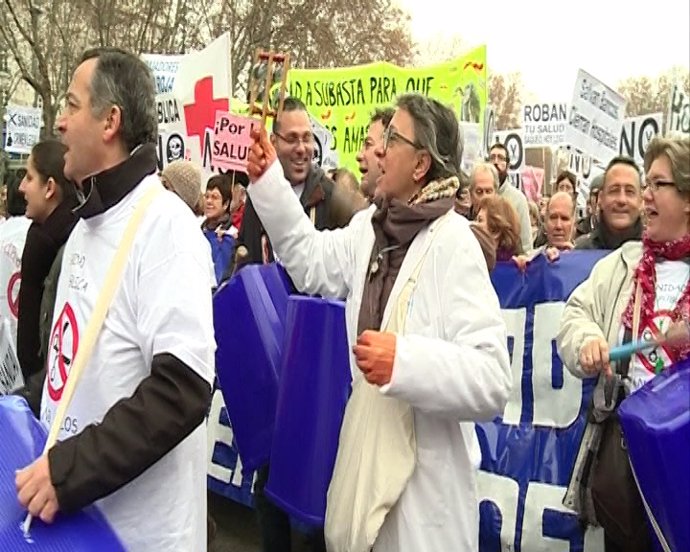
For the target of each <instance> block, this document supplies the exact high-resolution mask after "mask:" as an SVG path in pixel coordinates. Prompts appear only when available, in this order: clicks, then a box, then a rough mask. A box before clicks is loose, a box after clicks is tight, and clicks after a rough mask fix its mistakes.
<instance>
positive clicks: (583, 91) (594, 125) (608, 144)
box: [565, 69, 627, 163]
mask: <svg viewBox="0 0 690 552" xmlns="http://www.w3.org/2000/svg"><path fill="white" fill-rule="evenodd" d="M626 103H627V102H626V99H625V98H624V97H623V96H621V95H620V94H619V93H618V92H616V91H615V90H613V89H611V88H609V87H608V86H606V85H605V84H604V83H603V82H601V81H600V80H598V79H596V78H594V77H593V76H592V75H590V74H589V73H587V72H586V71H583V70H582V69H580V70H579V71H578V73H577V80H576V81H575V91H574V93H573V102H572V104H571V106H570V115H569V118H568V125H567V127H566V133H565V135H566V143H568V144H570V145H571V146H573V147H574V148H576V149H578V150H580V151H583V152H586V153H588V154H590V155H591V156H592V157H594V158H595V159H597V160H598V161H600V162H602V163H608V162H609V160H610V159H611V158H613V157H615V156H616V155H618V152H619V145H620V138H621V127H622V126H623V119H624V118H625V105H626Z"/></svg>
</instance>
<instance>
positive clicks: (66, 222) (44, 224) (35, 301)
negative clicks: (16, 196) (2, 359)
mask: <svg viewBox="0 0 690 552" xmlns="http://www.w3.org/2000/svg"><path fill="white" fill-rule="evenodd" d="M66 151H67V148H66V147H65V146H64V145H63V144H61V143H60V142H57V141H55V140H48V141H43V142H39V143H38V144H36V145H35V146H34V147H33V149H32V150H31V155H30V156H29V160H28V162H27V165H26V175H25V176H24V179H23V180H22V182H21V185H20V186H19V191H20V192H21V193H22V194H23V195H24V198H25V199H26V216H27V218H29V219H30V220H32V221H33V222H32V223H31V226H30V227H29V232H28V234H27V237H26V246H25V248H24V255H23V256H22V260H21V285H20V287H19V321H18V326H17V358H18V359H19V364H20V365H21V368H22V374H23V376H24V381H25V383H26V386H25V388H24V390H23V391H22V394H23V395H24V396H25V397H26V399H27V401H28V402H29V404H30V406H31V408H32V410H33V411H34V413H35V414H38V408H39V406H40V401H41V387H42V385H43V379H44V378H45V368H44V366H45V359H46V353H47V344H48V337H49V333H50V323H51V321H52V319H53V307H54V304H55V292H56V290H57V281H58V277H59V274H60V267H61V263H62V251H63V247H64V244H65V242H66V241H67V238H68V237H69V235H70V232H71V231H72V228H74V225H75V224H76V223H77V217H76V215H74V213H73V212H72V209H73V208H74V207H76V205H77V199H76V198H77V195H76V189H75V186H74V184H73V183H72V182H71V181H70V180H68V179H67V178H66V177H65V174H64V167H65V159H64V155H65V152H66Z"/></svg>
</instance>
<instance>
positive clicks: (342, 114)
mask: <svg viewBox="0 0 690 552" xmlns="http://www.w3.org/2000/svg"><path fill="white" fill-rule="evenodd" d="M486 78H487V67H486V47H485V46H482V47H480V48H477V49H475V50H473V51H472V52H470V53H468V54H466V55H464V56H462V57H459V58H457V59H455V60H453V61H449V62H447V63H442V64H439V65H432V66H429V67H398V66H396V65H393V64H390V63H383V62H382V63H371V64H368V65H359V66H353V67H340V68H333V69H291V70H290V74H289V82H290V96H293V97H296V98H299V99H300V100H302V101H303V102H304V104H305V105H306V106H307V110H308V111H309V113H310V114H311V115H312V116H314V118H316V120H317V121H319V122H320V123H321V124H323V125H324V126H325V127H326V128H327V129H328V130H329V131H330V132H331V133H332V134H333V136H334V138H335V149H336V151H337V152H338V154H339V156H340V165H341V166H342V167H345V168H347V169H350V170H351V171H353V172H354V173H355V174H358V172H357V161H356V159H355V157H356V155H357V152H358V151H359V150H360V148H361V146H362V143H363V142H364V139H365V138H366V135H367V129H368V126H369V117H370V115H371V113H372V111H373V110H374V108H376V107H384V106H391V105H393V103H394V101H395V98H396V97H397V96H399V95H402V94H404V93H406V92H418V93H420V94H424V95H426V96H429V97H432V98H435V99H437V100H438V101H440V102H442V103H444V104H447V105H449V106H451V107H452V108H453V110H454V111H455V113H456V114H457V115H458V118H459V119H460V121H463V122H471V123H475V124H482V123H483V121H482V119H483V117H484V109H485V108H486V98H487V85H486Z"/></svg>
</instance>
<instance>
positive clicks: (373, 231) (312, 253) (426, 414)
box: [248, 94, 511, 552]
mask: <svg viewBox="0 0 690 552" xmlns="http://www.w3.org/2000/svg"><path fill="white" fill-rule="evenodd" d="M254 139H255V143H254V144H253V146H252V148H251V152H250V155H249V166H248V170H249V175H250V180H251V181H252V184H251V185H250V187H249V194H250V196H251V199H252V202H253V203H254V205H255V207H256V211H257V213H258V214H259V217H260V218H261V221H262V223H263V224H264V226H265V228H266V230H267V232H268V234H269V236H270V238H271V241H272V243H273V244H274V247H275V249H276V251H277V252H278V255H279V256H280V258H281V260H282V262H283V263H284V264H285V266H286V268H287V270H288V272H289V273H290V276H291V277H292V279H293V281H294V283H295V285H296V286H297V287H298V288H299V289H300V290H302V291H304V292H306V293H310V294H320V295H323V296H330V297H347V302H346V320H347V332H348V339H349V342H350V344H351V345H353V355H352V357H351V366H352V373H353V380H354V381H353V398H351V399H350V402H349V403H348V407H347V408H348V411H346V414H345V419H346V421H345V422H344V425H343V430H342V431H341V439H340V446H339V451H338V459H337V460H336V469H335V473H334V480H333V481H332V482H331V488H330V490H329V499H328V506H327V514H326V538H327V541H328V544H329V551H331V550H332V551H335V552H340V551H344V550H348V551H349V552H368V551H369V549H370V548H371V547H372V546H373V549H374V551H375V552H440V551H443V552H446V551H448V552H450V551H452V552H475V551H476V550H477V549H478V533H479V526H478V525H479V524H478V497H477V489H476V479H475V478H476V470H475V467H474V465H473V457H474V456H475V454H474V453H475V451H476V450H477V442H476V435H475V431H474V422H475V421H478V420H486V419H490V418H492V417H494V416H496V415H499V414H501V413H502V411H503V408H504V406H505V404H506V402H507V399H508V395H509V392H510V387H511V375H510V366H509V359H508V351H507V346H506V328H505V324H504V322H503V320H502V318H501V313H500V308H499V304H498V299H497V297H496V293H495V291H494V290H493V288H492V286H491V282H490V280H489V276H488V273H487V268H486V263H485V260H484V257H483V255H482V252H481V248H480V246H479V244H478V242H477V240H476V239H475V238H474V236H473V234H472V231H471V229H470V225H469V223H468V222H467V220H466V219H465V218H463V217H461V216H460V215H458V214H456V213H455V212H453V211H452V207H453V199H454V197H455V192H456V190H457V187H458V179H457V176H456V175H457V174H458V168H457V156H456V155H455V152H457V151H458V140H459V133H458V126H457V121H456V119H455V116H454V114H453V113H452V111H450V110H449V109H448V108H446V107H445V106H443V105H441V104H440V103H438V102H436V101H435V100H431V99H428V98H425V97H422V96H420V95H414V94H406V95H404V96H401V97H400V98H398V102H397V109H396V112H395V115H394V116H393V119H392V121H391V123H390V124H389V126H388V127H387V129H386V132H385V135H384V141H383V145H382V147H381V148H380V149H379V151H378V152H377V156H378V159H379V165H380V169H381V177H380V178H379V179H378V182H377V187H378V188H379V189H380V190H381V191H382V192H383V194H384V195H385V199H383V198H378V199H377V200H376V203H375V205H372V206H371V207H370V208H369V209H368V210H366V211H362V212H360V213H358V214H356V215H355V217H354V218H353V219H352V221H351V223H350V224H349V226H347V227H345V228H343V229H339V230H334V231H322V232H319V231H316V230H315V229H314V227H313V225H312V224H311V223H310V221H309V219H308V217H306V216H305V214H304V211H303V209H302V208H301V207H300V205H299V202H298V201H297V200H296V198H295V196H294V193H292V190H291V189H290V185H289V184H288V182H287V181H286V180H285V178H284V176H283V170H282V167H281V166H280V163H279V162H278V161H277V158H276V154H275V150H274V149H273V147H272V146H271V144H270V142H269V141H268V139H267V136H266V133H265V130H263V129H262V130H261V131H260V133H259V132H258V131H257V132H256V133H255V134H254ZM401 321H402V322H401ZM396 326H397V329H396V330H395V331H390V328H392V327H396ZM362 390H368V391H369V392H371V391H372V390H373V392H374V396H373V397H371V395H369V396H370V397H371V398H372V400H373V401H376V400H378V399H377V397H385V398H387V399H388V400H393V401H395V403H396V404H397V407H398V408H401V409H403V410H404V409H405V408H407V409H409V413H410V414H411V416H410V418H411V420H413V421H412V422H411V423H412V424H413V430H414V431H413V436H411V442H412V448H411V449H412V452H411V455H412V456H411V459H410V458H408V457H407V456H406V457H405V458H397V457H396V458H395V459H394V460H392V461H391V462H390V464H388V465H385V466H383V469H384V470H385V469H388V470H390V471H395V470H397V468H398V466H399V464H402V463H404V462H406V461H407V460H410V471H409V473H407V474H402V475H401V476H400V478H399V480H398V481H394V483H396V484H398V483H399V484H400V485H401V489H400V492H399V493H396V494H395V496H393V497H388V498H392V499H391V500H388V499H386V500H388V502H386V501H385V500H384V501H383V502H378V503H375V504H373V503H372V500H373V501H374V502H376V497H373V499H372V496H359V497H358V499H357V500H360V501H361V502H366V503H368V504H373V506H374V510H372V514H371V516H369V517H366V518H364V519H359V520H358V518H357V517H356V516H357V513H356V512H354V511H353V512H352V516H353V517H352V519H350V520H345V522H347V523H344V524H341V526H342V525H347V524H348V523H349V525H350V526H351V527H352V532H351V534H349V535H347V534H341V533H342V531H340V528H338V527H336V528H335V530H334V531H329V526H330V527H332V526H333V523H332V522H333V520H329V516H330V515H332V514H333V512H334V511H336V510H338V505H339V503H340V501H341V499H342V497H340V496H338V495H337V494H336V493H335V492H334V486H336V487H337V479H338V476H339V468H340V467H346V466H341V464H342V463H343V458H346V457H347V455H348V453H349V450H350V449H351V447H356V446H358V445H359V443H358V442H357V435H355V436H354V440H352V441H350V442H349V443H348V441H347V440H345V441H344V439H343V434H344V433H346V426H347V424H348V418H349V417H351V416H349V414H348V412H350V408H351V406H352V405H353V402H355V401H354V397H355V396H356V394H357V393H358V392H359V391H362ZM353 408H354V407H353ZM350 414H351V412H350ZM360 421H361V420H360ZM356 422H357V420H354V423H356ZM370 423H371V424H374V423H376V424H378V423H382V424H383V426H385V423H386V420H367V424H370ZM383 426H382V427H383ZM384 435H386V436H388V434H385V433H384ZM344 442H345V444H344ZM403 444H404V443H403ZM374 446H376V445H374ZM365 452H366V451H365ZM377 462H380V460H379V458H377V455H376V454H374V455H372V465H371V467H370V466H369V465H367V470H364V469H359V470H352V471H350V472H348V473H347V474H346V477H347V478H348V485H347V486H348V487H350V488H361V489H363V494H364V495H366V494H367V493H368V494H369V495H375V494H376V493H377V488H378V487H377V485H376V483H377V481H376V480H374V481H373V483H372V484H371V485H361V481H362V480H363V479H362V478H363V477H365V478H366V477H367V474H366V473H363V472H366V471H370V472H371V473H374V472H376V473H379V472H380V469H379V471H378V472H377V471H376V470H377V468H381V466H376V464H377ZM365 465H366V464H365ZM369 479H371V478H369ZM358 504H359V503H358ZM355 510H356V508H355ZM341 512H342V510H341ZM381 512H383V514H382V513H381ZM358 521H359V522H362V523H359V526H358V523H357V522H358ZM361 525H364V526H366V529H365V530H363V529H361V527H360V526H361ZM363 531H365V532H366V534H365V535H363V534H361V533H362V532H363ZM353 543H357V544H356V545H354V544H353Z"/></svg>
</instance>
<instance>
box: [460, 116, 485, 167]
mask: <svg viewBox="0 0 690 552" xmlns="http://www.w3.org/2000/svg"><path fill="white" fill-rule="evenodd" d="M459 124H460V132H461V133H462V140H463V148H462V160H461V166H460V168H461V169H462V170H463V171H465V172H466V173H469V172H470V171H471V170H472V167H474V164H475V163H476V162H477V161H481V160H482V159H484V157H485V154H484V153H483V150H484V149H485V147H484V144H483V143H482V142H483V141H484V140H483V139H482V129H481V128H480V126H479V124H477V123H462V122H461V123H459Z"/></svg>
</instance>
